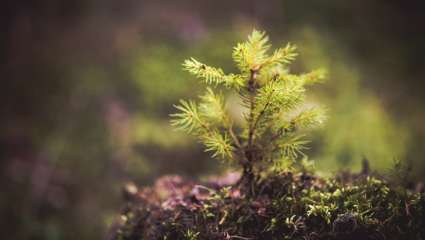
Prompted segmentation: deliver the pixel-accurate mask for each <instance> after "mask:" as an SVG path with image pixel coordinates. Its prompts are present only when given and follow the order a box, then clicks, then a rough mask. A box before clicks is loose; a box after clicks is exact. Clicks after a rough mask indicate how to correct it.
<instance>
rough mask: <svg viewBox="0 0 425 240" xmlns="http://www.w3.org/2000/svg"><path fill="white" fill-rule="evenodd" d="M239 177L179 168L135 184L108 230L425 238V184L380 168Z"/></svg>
mask: <svg viewBox="0 0 425 240" xmlns="http://www.w3.org/2000/svg"><path fill="white" fill-rule="evenodd" d="M239 177H240V175H239V174H238V173H229V174H227V175H224V176H222V177H211V178H209V179H208V180H206V181H203V182H197V181H194V180H190V179H185V178H183V177H181V176H175V175H174V176H164V177H162V178H160V179H158V180H157V181H156V183H155V184H154V185H153V186H151V187H144V188H140V189H138V188H137V187H136V186H135V185H134V184H129V185H127V186H126V188H125V189H126V190H125V192H124V193H125V196H126V198H127V201H128V202H127V204H126V206H125V207H124V208H123V210H122V212H121V214H120V216H119V217H118V218H117V219H118V220H117V221H116V223H115V224H114V226H113V227H112V228H111V234H110V236H109V238H110V239H122V240H136V239H171V240H179V239H185V240H196V239H199V240H201V239H202V240H203V239H207V240H209V239H211V240H219V239H220V240H221V239H243V240H248V239H280V240H281V239H311V240H316V239H317V240H319V239H425V194H424V191H423V188H418V189H416V190H408V189H406V188H404V187H401V186H399V185H397V184H393V183H390V182H389V181H386V180H384V178H383V177H379V176H377V175H374V176H371V175H369V174H350V173H342V174H339V175H338V176H335V177H333V178H330V179H325V178H321V177H317V176H315V175H313V174H308V173H302V172H298V173H292V172H282V173H279V174H275V173H274V174H267V175H264V176H261V177H258V178H257V179H256V180H255V181H253V182H252V186H250V187H248V188H246V187H243V188H242V187H241V186H240V185H238V184H237V183H238V179H239ZM247 189H249V190H247Z"/></svg>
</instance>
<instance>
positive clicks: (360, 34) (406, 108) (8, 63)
mask: <svg viewBox="0 0 425 240" xmlns="http://www.w3.org/2000/svg"><path fill="white" fill-rule="evenodd" d="M424 8H425V6H424V4H423V3H422V1H409V2H407V1H395V0H387V1H376V0H372V1H350V2H347V1H338V0H316V1H306V0H297V1H295V0H270V1H264V2H262V1H242V0H236V1H221V0H215V1H195V0H184V1H171V0H170V1H151V0H139V1H135V0H130V1H113V0H106V1H100V0H74V1H53V0H39V1H37V0H28V1H7V0H6V2H5V3H4V4H2V7H1V8H0V29H1V31H0V34H1V38H0V78H1V80H0V161H1V162H0V181H1V186H2V189H1V191H0V192H1V193H0V194H1V195H0V214H1V218H0V229H1V230H0V238H1V239H48V240H54V239H99V238H102V237H104V236H105V234H106V232H107V228H108V224H110V223H111V221H112V219H113V217H114V214H115V213H117V212H118V211H119V209H120V207H121V206H123V203H124V200H123V199H122V197H121V187H122V186H123V184H124V183H125V182H127V181H135V182H137V183H138V184H140V185H146V184H150V183H152V182H153V181H154V179H155V178H157V177H158V176H160V175H163V174H183V175H185V176H193V177H197V176H202V175H206V174H214V173H218V172H220V171H222V170H223V169H222V168H223V166H220V165H218V164H217V163H216V162H215V161H214V160H211V159H210V158H209V157H208V155H207V154H205V153H204V152H203V150H202V147H201V146H199V145H198V144H196V143H195V142H194V140H193V139H192V138H190V137H189V136H187V135H185V134H183V133H180V132H176V131H174V130H173V129H172V128H171V127H170V125H169V117H168V115H169V114H170V113H172V112H173V111H174V110H173V107H172V105H173V104H174V103H176V102H177V101H178V99H180V98H186V99H187V98H195V97H197V96H198V95H199V94H200V91H201V90H202V89H203V87H204V86H202V85H201V84H199V83H198V81H197V80H196V79H194V78H193V77H191V76H189V75H188V74H187V73H185V72H183V71H182V70H181V63H182V61H183V60H184V59H186V58H188V57H191V56H193V57H196V58H197V59H199V60H201V61H204V62H205V63H208V64H211V65H217V66H222V67H223V68H224V70H226V71H233V70H235V67H234V66H233V65H232V62H231V51H232V47H233V46H234V45H235V43H237V42H239V41H243V40H244V39H245V38H246V36H247V35H248V33H250V32H251V31H252V29H253V28H254V27H255V28H257V29H261V30H266V31H267V32H268V34H269V35H270V37H271V39H272V42H273V44H274V45H275V46H278V45H281V44H284V43H286V42H287V41H290V42H293V43H295V44H297V45H298V47H299V51H300V57H299V58H298V60H297V61H296V62H295V64H294V66H293V67H292V70H293V71H295V72H302V71H306V70H309V69H312V68H314V67H325V68H327V69H328V71H329V73H330V76H329V80H328V81H327V82H326V83H325V84H323V85H321V86H318V87H315V88H314V89H312V91H311V93H312V94H311V95H310V101H312V102H318V103H322V104H324V105H326V106H328V108H329V120H328V122H327V125H326V126H325V127H324V128H322V129H319V130H317V131H315V132H314V133H313V135H312V137H311V138H312V144H311V145H310V146H311V148H310V149H309V151H308V155H309V158H310V159H312V160H315V163H316V166H317V169H318V170H319V171H320V172H322V173H323V174H332V173H335V172H336V171H338V170H341V169H344V170H353V171H357V170H359V169H360V166H361V160H362V159H363V158H366V159H368V160H369V162H370V165H371V167H372V169H375V170H379V171H383V172H385V171H388V170H389V169H391V167H392V166H393V164H394V162H395V161H397V160H400V161H403V162H405V163H406V164H407V165H408V166H410V168H411V169H412V171H411V173H410V175H409V178H411V181H423V180H424V176H425V175H424V173H425V166H424V165H425V164H424V157H423V156H424V152H425V148H424V146H423V145H424V143H425V124H424V121H425V111H424V107H423V103H424V100H425V57H424V56H425V45H424V43H425V30H424V23H425V15H424V14H423V12H424V10H425V9H424Z"/></svg>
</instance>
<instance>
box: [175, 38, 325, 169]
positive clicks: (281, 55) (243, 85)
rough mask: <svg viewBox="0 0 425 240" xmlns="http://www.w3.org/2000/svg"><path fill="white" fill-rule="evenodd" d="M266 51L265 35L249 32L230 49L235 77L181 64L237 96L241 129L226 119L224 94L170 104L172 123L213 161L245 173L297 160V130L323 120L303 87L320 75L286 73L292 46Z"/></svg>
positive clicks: (191, 61) (194, 64)
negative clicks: (222, 161)
mask: <svg viewBox="0 0 425 240" xmlns="http://www.w3.org/2000/svg"><path fill="white" fill-rule="evenodd" d="M270 48H271V45H270V44H269V39H268V37H267V35H266V34H265V33H264V32H261V31H257V30H254V31H253V32H252V34H251V35H250V36H249V37H248V40H247V41H246V42H243V43H239V44H237V45H236V47H234V49H233V54H232V56H233V60H234V62H235V64H236V66H237V67H238V69H239V72H238V73H231V74H226V73H225V72H224V71H223V70H222V69H220V68H216V67H211V66H208V65H206V64H204V63H201V62H199V61H198V60H196V59H194V58H190V59H188V60H186V61H185V62H184V64H183V67H184V69H185V70H186V71H188V72H189V73H191V74H192V75H194V76H196V77H197V78H199V79H201V80H202V81H203V82H205V83H206V84H209V85H212V86H214V87H215V86H223V87H225V88H227V89H229V90H231V91H233V92H236V93H237V94H238V95H239V96H240V99H241V102H242V104H241V105H242V107H243V108H244V109H245V110H244V111H243V113H242V114H243V117H244V124H243V125H242V126H236V124H235V121H234V119H233V118H231V117H230V114H229V113H228V110H227V108H226V101H225V98H224V97H223V94H222V93H220V92H218V93H216V92H214V90H213V89H212V88H207V91H206V93H205V94H204V95H202V96H201V97H200V101H199V103H196V102H195V101H185V100H181V101H180V105H176V106H175V107H176V108H177V109H178V110H179V112H178V113H175V114H172V118H173V119H172V125H174V126H175V127H177V128H178V129H182V130H185V131H187V132H189V133H191V134H193V135H195V136H196V137H197V138H198V139H199V140H200V142H202V143H203V144H204V145H205V146H206V151H211V152H212V155H213V157H217V158H220V159H225V160H230V161H233V162H237V163H239V164H240V165H242V166H243V167H244V170H249V171H251V170H255V166H256V165H260V164H262V163H279V162H282V161H286V162H288V161H289V162H290V161H294V160H296V159H297V158H298V157H299V156H301V155H303V153H302V150H303V149H304V148H305V144H306V143H307V141H306V140H305V139H304V134H303V133H301V131H300V130H302V129H307V128H310V127H313V126H317V125H321V124H322V123H323V121H324V119H325V117H324V110H323V109H322V108H320V107H316V106H315V107H307V106H305V105H304V102H305V97H306V93H305V92H306V88H305V87H306V86H307V85H310V84H314V83H317V82H320V81H322V80H323V79H324V77H325V72H324V71H323V70H320V69H319V70H314V71H312V72H309V73H305V74H299V75H297V74H293V73H290V71H289V64H290V63H291V62H292V61H293V60H294V59H295V57H296V56H297V52H296V47H295V46H294V45H291V44H287V45H286V46H284V47H282V48H278V49H276V50H274V51H273V52H272V53H271V54H269V52H270ZM279 165H280V164H279Z"/></svg>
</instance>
